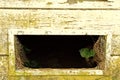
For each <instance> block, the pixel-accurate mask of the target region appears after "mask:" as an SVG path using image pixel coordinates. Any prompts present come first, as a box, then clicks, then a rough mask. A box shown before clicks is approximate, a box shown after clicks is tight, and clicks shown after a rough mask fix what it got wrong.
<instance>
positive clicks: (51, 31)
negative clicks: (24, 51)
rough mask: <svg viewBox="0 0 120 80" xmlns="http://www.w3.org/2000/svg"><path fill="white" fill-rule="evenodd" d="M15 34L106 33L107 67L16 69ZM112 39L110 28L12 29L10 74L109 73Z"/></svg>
mask: <svg viewBox="0 0 120 80" xmlns="http://www.w3.org/2000/svg"><path fill="white" fill-rule="evenodd" d="M15 35H105V36H106V61H105V69H104V70H99V69H94V68H88V69H82V68H80V69H74V68H73V69H71V68H70V69H52V68H51V69H50V68H45V69H42V68H40V69H30V68H23V69H18V70H16V67H15V46H14V36H15ZM111 39H112V34H111V31H109V30H64V29H55V30H54V29H10V30H9V32H8V42H9V46H8V48H9V75H105V74H106V75H107V74H108V75H109V74H110V72H108V71H109V69H110V66H109V65H110V59H111Z"/></svg>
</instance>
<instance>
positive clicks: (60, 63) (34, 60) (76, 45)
mask: <svg viewBox="0 0 120 80" xmlns="http://www.w3.org/2000/svg"><path fill="white" fill-rule="evenodd" d="M15 37H16V38H17V39H18V41H19V43H20V44H21V45H22V48H23V50H24V54H25V56H26V58H27V60H28V61H24V64H23V65H24V66H25V67H29V68H94V67H96V66H97V63H96V62H93V63H92V65H88V63H87V62H86V61H85V59H84V58H82V57H81V55H80V53H79V49H81V48H86V47H87V48H93V46H94V44H95V42H96V41H97V40H98V37H99V36H97V35H96V36H95V35H94V36H90V35H86V36H85V35H16V36H15ZM16 46H19V45H16ZM21 58H22V57H21Z"/></svg>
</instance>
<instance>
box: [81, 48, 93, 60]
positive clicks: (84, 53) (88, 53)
mask: <svg viewBox="0 0 120 80" xmlns="http://www.w3.org/2000/svg"><path fill="white" fill-rule="evenodd" d="M79 52H80V55H81V57H83V58H85V59H86V61H89V58H90V57H93V56H94V55H95V52H94V50H93V49H89V48H82V49H80V50H79Z"/></svg>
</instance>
